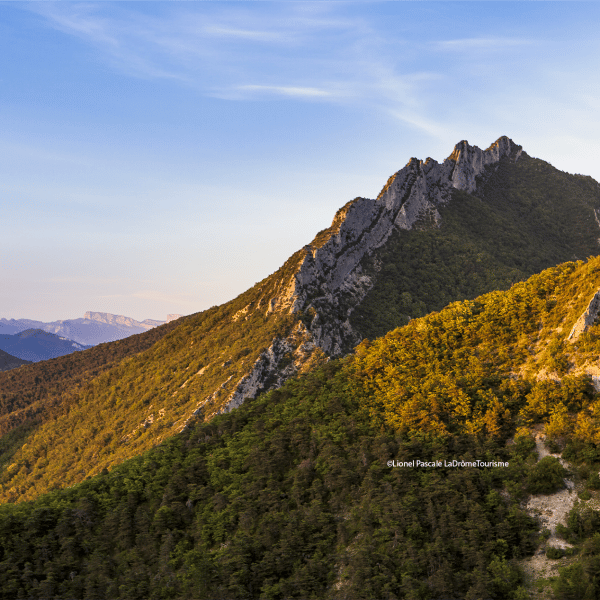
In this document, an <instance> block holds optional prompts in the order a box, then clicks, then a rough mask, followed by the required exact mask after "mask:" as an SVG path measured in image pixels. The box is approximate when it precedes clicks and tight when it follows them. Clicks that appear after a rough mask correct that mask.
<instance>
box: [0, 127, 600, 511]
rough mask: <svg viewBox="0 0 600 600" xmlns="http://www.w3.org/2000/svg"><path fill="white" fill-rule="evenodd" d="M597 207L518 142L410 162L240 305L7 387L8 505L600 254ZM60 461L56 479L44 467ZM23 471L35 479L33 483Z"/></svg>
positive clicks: (587, 193)
mask: <svg viewBox="0 0 600 600" xmlns="http://www.w3.org/2000/svg"><path fill="white" fill-rule="evenodd" d="M598 209H600V186H599V185H598V183H597V182H596V181H594V180H593V179H592V178H591V177H585V176H581V175H570V174H568V173H563V172H561V171H559V170H557V169H555V168H554V167H552V166H551V165H550V164H548V163H546V162H544V161H542V160H539V159H536V158H532V157H530V156H529V155H527V153H526V152H525V151H524V150H523V149H522V148H521V146H519V145H517V144H515V143H514V142H513V141H512V140H510V139H509V138H507V137H501V138H499V139H498V140H497V141H496V142H494V143H493V144H492V145H491V146H490V147H489V148H488V149H487V150H481V149H479V148H477V147H476V146H470V145H469V144H468V143H467V142H466V141H462V142H460V143H459V144H457V145H456V146H455V148H454V150H453V151H452V153H451V154H450V156H449V157H448V158H447V159H446V160H445V161H443V162H442V163H438V162H436V161H435V160H433V159H431V158H429V159H427V160H425V161H420V160H417V159H415V158H413V159H411V160H409V162H408V163H407V164H406V166H405V167H403V168H402V169H400V170H399V171H398V172H396V173H395V174H394V175H392V176H391V177H390V178H389V180H388V182H387V183H386V185H385V186H384V187H383V189H382V191H381V193H380V194H379V195H378V197H377V198H376V199H367V198H356V199H354V200H352V201H350V202H348V203H347V204H346V205H345V206H343V207H342V208H341V209H340V210H338V212H337V213H336V215H335V217H334V219H333V222H332V224H331V226H330V227H329V228H327V229H325V230H324V231H321V232H320V233H318V234H317V235H316V237H315V238H314V240H313V241H312V242H311V243H310V244H308V245H306V246H305V247H304V248H302V249H301V250H299V251H298V252H296V253H295V254H293V255H292V256H291V257H290V258H289V259H288V260H287V261H286V262H285V264H284V265H283V266H282V267H281V268H280V269H279V270H278V271H277V272H275V273H273V274H272V275H270V276H268V277H267V278H265V279H264V280H263V281H261V282H259V283H257V284H256V285H255V286H254V287H252V288H251V289H249V290H247V291H246V292H244V293H243V294H241V295H240V296H238V297H237V298H235V299H234V300H231V301H230V302H227V303H226V304H223V305H222V306H218V307H213V308H211V309H209V310H206V311H203V312H201V313H197V314H195V315H189V316H187V317H183V318H181V319H179V320H176V321H172V322H171V323H168V324H165V325H161V326H159V327H157V328H154V329H151V330H149V331H147V332H145V333H142V334H140V335H139V336H136V338H138V339H136V340H134V341H135V344H134V343H133V342H131V344H129V343H128V344H124V343H122V342H124V341H122V342H114V343H111V344H107V345H106V346H105V348H102V347H96V348H93V349H92V350H88V351H85V352H80V353H77V356H76V357H75V358H69V361H67V360H66V358H64V359H63V358H57V359H54V361H56V362H53V363H52V365H50V363H47V365H46V367H45V368H46V370H45V371H42V370H41V369H42V366H40V367H38V366H37V365H32V366H25V367H21V368H20V369H17V370H16V371H13V375H12V376H11V377H12V378H9V376H8V375H7V374H2V373H0V387H1V388H2V390H3V394H4V395H5V396H6V399H5V400H4V403H3V407H4V408H3V409H2V411H3V412H2V413H1V414H0V426H1V427H3V428H4V429H3V431H4V432H9V431H13V429H14V434H12V437H11V438H10V440H11V442H10V447H9V446H7V447H6V448H7V449H6V450H5V451H4V453H3V454H0V464H7V465H8V464H9V463H10V464H12V465H13V467H12V468H11V469H8V468H7V469H5V470H4V472H3V475H2V477H3V479H2V489H1V490H0V498H3V499H6V500H16V499H27V498H32V497H34V496H35V495H37V494H39V493H41V492H42V491H44V490H45V489H49V488H51V487H53V486H57V485H60V486H64V485H71V484H73V483H75V482H77V481H80V480H81V479H82V478H83V477H85V476H86V475H93V474H95V473H98V472H100V471H101V470H102V469H103V468H105V467H111V466H112V465H114V464H116V463H119V462H122V461H123V460H125V459H127V458H129V457H131V456H134V455H137V454H140V453H141V452H143V451H144V450H146V449H148V448H151V447H152V446H154V445H156V444H158V443H160V442H161V441H162V440H164V439H166V438H168V437H170V436H172V435H173V434H175V433H177V432H179V431H181V430H182V429H184V428H186V426H187V425H188V424H189V423H190V422H191V421H192V420H197V419H200V420H210V419H212V417H213V416H214V415H216V414H219V413H223V412H228V411H231V410H232V409H234V408H236V407H239V406H240V405H241V404H242V403H243V402H244V401H245V400H246V399H248V398H254V397H256V396H257V395H258V394H259V393H260V392H262V391H264V390H267V389H273V388H277V387H279V386H281V385H282V384H283V383H284V382H285V380H286V379H288V378H290V377H292V376H293V375H295V374H299V373H304V372H306V371H308V370H311V369H312V368H313V367H314V366H315V365H318V364H320V363H323V362H325V361H327V360H329V358H335V357H339V356H343V355H345V354H346V353H348V352H350V351H352V349H353V348H354V347H355V346H356V345H357V344H358V343H359V342H360V341H361V340H363V339H364V338H368V339H374V338H376V337H380V336H382V335H384V334H385V333H386V332H388V331H390V330H392V329H395V328H396V327H398V326H401V325H405V324H406V323H408V322H409V320H411V319H414V318H417V317H421V316H424V315H425V314H428V313H430V312H432V311H438V310H441V309H442V308H443V307H444V306H446V305H448V304H449V303H451V302H454V301H457V300H462V299H473V298H475V297H477V296H479V295H481V294H483V293H485V292H488V291H492V290H503V289H508V288H509V287H510V286H511V285H512V284H514V283H515V282H518V281H523V280H525V279H527V278H528V277H529V276H530V275H532V274H534V273H536V272H539V271H542V270H543V269H545V268H547V267H550V266H554V265H556V264H558V263H561V262H565V261H572V260H579V259H582V260H583V259H586V258H587V257H588V256H590V255H595V254H598V250H599V243H598V238H599V225H598V220H597V217H596V211H597V210H598ZM50 366H51V367H52V369H51V371H49V370H48V369H50ZM62 372H64V373H65V374H68V376H67V375H64V376H57V375H56V373H62ZM36 381H38V383H35V382H36ZM40 381H41V382H42V383H43V382H46V381H48V382H50V381H51V385H50V383H48V385H47V386H46V387H45V388H44V389H45V390H46V391H45V392H44V394H45V395H44V398H43V406H44V407H48V406H53V407H55V408H53V411H48V410H45V411H42V410H41V409H38V408H36V409H35V410H34V409H33V408H32V407H33V404H32V403H33V402H34V400H33V399H36V400H35V401H36V402H39V403H41V402H42V399H41V398H39V399H38V398H37V396H38V395H39V394H36V393H35V390H37V389H39V388H40V385H41V383H39V382H40ZM63 405H64V406H63ZM37 406H38V405H36V407H37ZM39 406H40V407H41V406H42V404H39ZM12 407H19V412H18V414H17V412H16V411H15V409H14V408H12ZM90 423H93V426H91V425H90ZM24 432H29V433H28V434H27V435H28V437H27V438H25V433H24ZM65 432H69V433H65ZM26 439H27V443H26V444H25V440H26ZM83 440H85V441H83ZM42 455H43V456H44V460H43V461H40V460H39V459H40V457H41V456H42ZM53 461H58V462H59V463H60V464H61V465H62V467H61V470H60V475H59V474H58V471H57V470H54V471H52V470H46V468H45V467H44V465H46V464H53ZM21 464H27V465H38V466H36V467H35V468H34V469H33V471H32V472H31V473H29V471H28V470H27V469H19V468H17V467H18V465H21Z"/></svg>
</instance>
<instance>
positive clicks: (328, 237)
mask: <svg viewBox="0 0 600 600" xmlns="http://www.w3.org/2000/svg"><path fill="white" fill-rule="evenodd" d="M521 150H522V149H521V146H517V145H516V144H515V143H514V142H513V141H512V140H510V139H509V138H507V137H501V138H499V139H498V140H496V142H494V143H493V144H492V145H491V146H490V147H489V148H488V149H487V150H481V149H480V148H478V147H477V146H470V145H469V144H468V142H466V141H462V142H459V143H458V144H457V145H456V146H455V147H454V150H453V152H452V154H451V155H450V156H449V157H448V158H447V159H446V160H445V161H444V162H443V163H441V164H440V163H438V162H437V161H435V160H434V159H432V158H430V157H429V158H427V159H426V160H425V161H421V160H419V159H417V158H411V159H410V160H409V161H408V163H407V164H406V166H405V167H404V168H402V169H400V171H398V172H397V173H395V174H394V175H392V177H390V178H389V180H388V182H387V183H386V185H385V186H384V188H383V190H382V191H381V193H380V194H379V196H378V197H377V199H376V200H371V199H368V198H356V199H355V200H353V201H351V202H349V203H347V204H346V205H345V206H344V207H343V208H342V209H340V210H339V211H338V212H337V213H336V216H335V218H334V220H333V223H332V225H331V227H330V228H329V229H328V230H326V231H324V232H322V233H321V234H319V235H318V236H317V238H315V240H314V241H313V243H312V244H310V245H309V246H306V247H305V253H304V258H303V259H302V260H301V261H300V263H299V266H298V269H297V270H296V273H295V275H294V276H293V278H292V280H291V281H290V282H289V283H287V284H283V283H282V286H281V287H282V289H285V292H284V293H282V294H281V295H280V296H278V297H277V298H272V299H270V300H269V303H270V304H269V306H270V312H273V311H274V310H279V311H289V312H297V311H305V312H306V311H309V309H311V308H312V309H314V311H312V312H314V314H315V316H314V318H313V320H312V322H311V324H310V325H309V330H310V332H311V334H312V335H313V337H314V339H315V342H316V343H317V345H319V346H320V347H321V348H322V349H323V350H325V351H326V352H327V353H329V354H332V355H339V354H341V353H342V352H343V350H344V349H347V348H348V347H351V346H352V345H353V344H355V343H356V342H357V341H358V336H357V334H356V333H355V332H354V331H353V330H352V328H351V326H350V322H349V316H350V313H351V312H352V310H353V309H354V307H356V306H357V305H358V304H359V303H360V302H361V301H362V299H363V298H364V297H365V295H366V294H367V292H368V291H369V290H370V289H371V287H372V285H373V282H372V281H371V278H370V277H369V276H368V275H367V274H366V273H363V272H362V270H361V267H360V262H361V260H362V259H363V257H364V256H365V255H366V254H370V253H371V252H373V251H374V250H375V249H377V248H379V247H381V246H382V245H383V244H385V242H386V241H387V239H388V237H389V236H390V235H391V233H392V232H393V231H394V230H395V229H405V230H408V229H412V228H413V227H414V225H415V223H417V222H418V221H419V220H421V219H427V220H428V221H430V222H432V223H435V224H438V223H439V222H440V220H441V217H440V214H439V212H438V210H437V208H438V207H439V206H440V205H443V204H445V203H447V202H448V201H449V200H450V198H451V193H452V190H453V189H459V190H464V191H467V192H470V193H472V192H474V191H475V190H476V188H477V182H478V179H477V178H478V177H479V176H481V175H483V174H484V171H485V169H486V167H488V166H490V165H493V164H495V163H498V162H499V161H500V160H502V159H512V160H517V159H518V157H519V155H520V153H521ZM332 311H333V312H334V313H335V316H333V314H332Z"/></svg>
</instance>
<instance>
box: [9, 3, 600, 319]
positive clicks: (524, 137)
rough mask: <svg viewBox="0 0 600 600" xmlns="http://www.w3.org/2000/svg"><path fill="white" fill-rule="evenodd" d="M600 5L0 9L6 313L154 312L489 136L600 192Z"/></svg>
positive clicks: (214, 298)
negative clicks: (424, 164)
mask: <svg viewBox="0 0 600 600" xmlns="http://www.w3.org/2000/svg"><path fill="white" fill-rule="evenodd" d="M599 17H600V4H597V3H591V2H590V3H587V2H586V3H578V2H565V3H562V2H549V3H546V2H518V3H512V2H498V3H496V2H481V3H480V2H465V3H454V2H439V3H437V2H382V3H378V2H348V3H346V2H277V3H271V2H106V1H103V2H57V3H52V2H43V3H24V2H3V3H0V55H1V56H2V59H1V60H0V126H1V128H2V135H1V136H0V199H1V200H0V317H6V318H11V317H12V318H21V317H26V318H33V319H40V320H45V321H49V320H55V319H66V318H76V317H79V316H83V313H84V312H85V311H86V310H97V311H104V312H110V313H116V314H125V315H128V316H131V317H134V318H137V319H144V318H155V319H164V318H165V316H166V314H167V313H181V314H189V313H193V312H197V311H199V310H203V309H205V308H208V307H210V306H212V305H214V304H220V303H222V302H225V301H227V300H229V299H231V298H233V297H234V296H236V295H237V294H238V293H241V292H242V291H244V290H245V289H247V288H248V287H250V286H251V285H253V284H254V283H255V282H257V281H259V280H261V279H262V278H264V277H266V276H267V275H269V274H270V273H272V272H273V271H275V270H276V269H277V268H278V267H279V266H281V264H282V263H283V262H284V261H285V259H286V258H287V257H288V256H289V255H290V254H292V253H293V252H294V251H295V250H297V249H299V248H300V247H302V246H303V245H304V244H306V243H308V242H310V240H311V239H312V237H313V236H314V235H315V234H316V233H317V232H318V231H319V230H321V229H323V228H325V227H327V226H328V225H329V224H330V222H331V220H332V218H333V215H334V213H335V211H336V210H337V209H338V208H339V207H340V206H342V205H343V204H345V203H346V202H347V201H348V200H350V199H352V198H354V197H356V196H367V197H375V196H376V195H377V194H378V193H379V191H380V189H381V188H382V187H383V185H384V183H385V182H386V180H387V178H388V177H389V176H390V175H391V174H392V173H394V172H395V171H397V170H398V169H399V168H401V167H402V166H404V165H405V164H406V162H407V161H408V160H409V158H410V157H412V156H416V157H417V158H421V159H424V158H426V157H428V156H432V157H433V158H435V159H436V160H439V161H442V160H443V159H444V158H446V157H447V156H448V155H449V154H450V153H451V151H452V148H453V146H454V144H456V143H457V142H459V141H460V140H462V139H467V140H468V141H469V142H470V143H471V144H475V145H478V146H480V147H484V148H485V147H487V146H489V145H490V144H491V143H492V142H493V141H494V140H496V139H497V138H498V137H499V136H501V135H508V136H509V137H511V138H512V139H513V140H514V141H515V142H517V143H519V144H521V145H523V147H524V149H525V151H526V152H528V153H529V154H530V155H532V156H537V157H540V158H543V159H545V160H548V161H549V162H551V163H552V164H553V165H554V166H556V167H557V168H559V169H562V170H565V171H569V172H573V173H584V174H588V175H592V176H593V177H594V178H595V179H597V180H599V181H600V161H599V160H598V157H599V156H600V141H599V140H600V121H599V117H598V115H599V114H600V81H599V73H600V35H598V32H597V30H598V23H599V22H600V18H599Z"/></svg>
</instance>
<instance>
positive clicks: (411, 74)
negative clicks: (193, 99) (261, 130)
mask: <svg viewBox="0 0 600 600" xmlns="http://www.w3.org/2000/svg"><path fill="white" fill-rule="evenodd" d="M109 4H110V5H111V10H110V11H109V10H107V9H106V8H105V6H104V5H103V4H102V3H97V4H73V3H52V4H49V5H46V4H43V5H41V6H39V5H35V6H36V8H35V9H34V10H36V11H37V12H38V13H39V14H41V15H43V16H44V18H46V19H47V22H48V24H49V25H50V26H52V27H54V28H56V29H59V30H60V31H63V32H64V33H67V34H69V35H73V36H77V37H78V38H79V39H81V40H82V41H84V42H85V43H87V44H90V45H92V46H94V47H95V48H96V49H97V50H98V51H99V52H100V56H104V57H106V59H107V60H108V61H110V63H111V64H112V65H113V66H115V67H116V68H118V69H120V70H122V71H125V72H127V73H128V74H131V75H133V76H138V77H151V78H162V79H165V78H170V79H172V80H173V81H176V82H178V83H179V84H181V85H185V86H189V87H191V88H193V89H195V90H197V91H198V92H199V93H201V94H203V95H206V96H211V97H216V98H221V99H226V100H234V101H244V100H268V99H273V98H279V99H289V100H296V101H305V102H328V103H340V104H346V105H347V104H353V105H355V106H357V107H360V108H362V109H365V110H367V111H370V112H373V113H375V112H377V113H383V114H385V115H387V116H388V117H389V118H391V119H392V120H395V121H397V122H398V123H399V124H401V125H402V126H406V125H408V126H410V127H411V128H413V129H416V130H418V131H421V132H422V133H424V134H426V135H430V136H435V137H440V136H444V135H447V127H446V126H444V125H443V121H444V119H443V117H440V116H438V115H436V114H435V113H433V112H432V111H431V105H432V104H433V103H432V102H430V101H429V100H430V98H431V97H432V96H433V95H434V94H435V90H436V89H438V88H439V87H440V86H443V84H444V78H445V77H447V75H446V74H445V73H444V72H443V71H440V72H436V70H435V68H429V69H428V68H423V65H424V64H427V65H428V66H429V65H433V64H434V62H433V61H432V60H428V58H427V57H429V58H431V57H434V56H438V55H439V52H440V50H442V51H444V52H446V53H451V54H452V55H453V56H454V55H455V56H457V57H460V56H461V54H460V52H461V51H471V52H472V51H480V52H481V51H486V50H490V51H491V50H495V49H501V48H507V47H520V46H523V45H525V44H530V43H532V42H531V41H530V40H527V39H521V38H518V37H494V36H480V37H464V38H460V39H458V38H457V39H450V40H442V41H435V36H433V38H431V39H430V40H423V41H421V40H410V41H409V40H408V38H407V39H406V40H404V39H403V38H402V36H401V34H400V35H398V36H396V37H392V36H390V35H389V34H387V33H386V34H382V33H381V32H380V31H378V30H377V27H378V26H377V25H376V24H375V23H374V22H370V21H369V19H368V18H365V16H364V14H361V15H359V16H357V15H356V12H353V11H352V10H346V9H345V8H344V5H337V4H329V3H289V4H288V3H283V4H279V5H276V8H275V10H269V11H265V10H263V7H262V5H261V4H260V3H257V4H253V5H252V9H248V7H247V6H246V5H243V4H242V5H237V4H235V5H229V4H227V3H225V4H217V5H214V4H212V3H200V4H191V5H188V4H186V3H184V4H181V3H173V4H165V5H161V11H160V14H156V11H152V10H146V11H145V12H144V8H142V9H139V10H138V9H137V8H136V5H135V4H133V5H127V7H126V8H122V7H121V5H119V4H118V3H116V4H115V3H109ZM116 7H117V8H116ZM144 7H145V5H144ZM349 15H350V16H349ZM407 35H408V34H407ZM424 57H426V58H424ZM456 60H460V59H459V58H457V59H456Z"/></svg>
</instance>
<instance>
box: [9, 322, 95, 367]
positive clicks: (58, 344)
mask: <svg viewBox="0 0 600 600" xmlns="http://www.w3.org/2000/svg"><path fill="white" fill-rule="evenodd" d="M88 348H91V346H86V345H84V344H80V343H78V342H75V341H73V340H70V339H68V338H65V337H61V336H58V335H56V334H54V333H48V332H47V331H44V330H42V329H26V330H25V331H21V332H19V333H15V334H14V335H6V334H4V335H0V350H4V352H8V353H9V354H11V355H12V356H15V357H17V358H20V359H22V360H25V361H31V362H39V361H40V360H48V359H49V358H56V357H58V356H64V355H65V354H71V353H72V352H78V351H80V350H87V349H88Z"/></svg>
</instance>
